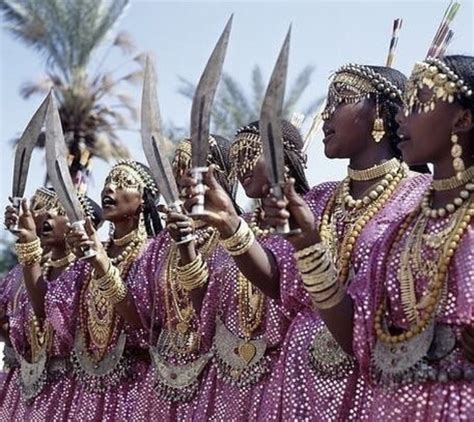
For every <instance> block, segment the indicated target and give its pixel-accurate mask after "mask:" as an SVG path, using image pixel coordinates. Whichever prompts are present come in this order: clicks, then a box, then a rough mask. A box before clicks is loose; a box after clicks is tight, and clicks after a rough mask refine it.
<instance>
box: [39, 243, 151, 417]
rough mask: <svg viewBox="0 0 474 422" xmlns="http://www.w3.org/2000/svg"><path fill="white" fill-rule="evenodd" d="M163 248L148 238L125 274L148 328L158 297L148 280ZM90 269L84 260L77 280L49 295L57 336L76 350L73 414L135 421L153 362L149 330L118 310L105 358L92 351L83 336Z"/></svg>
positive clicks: (73, 350) (49, 312)
mask: <svg viewBox="0 0 474 422" xmlns="http://www.w3.org/2000/svg"><path fill="white" fill-rule="evenodd" d="M158 250H159V248H158V247H157V244H156V243H155V242H153V241H151V242H149V243H148V244H147V245H146V246H145V247H144V248H143V250H142V252H141V253H140V255H139V256H138V258H137V259H136V260H135V261H134V262H133V263H132V265H131V267H130V270H129V271H128V274H127V276H126V284H127V287H128V291H129V292H130V293H131V295H132V297H133V299H134V301H135V304H136V308H137V310H138V312H139V314H140V316H141V317H143V318H142V319H144V321H143V325H144V326H145V327H147V326H149V323H150V321H149V318H148V320H146V315H148V314H149V310H150V309H151V305H152V300H153V297H152V295H151V293H150V290H149V288H148V280H149V279H150V275H151V276H152V275H153V274H154V272H155V262H156V256H157V254H158ZM90 273H91V268H90V266H89V264H85V268H83V270H82V272H81V276H80V277H79V278H78V280H77V282H76V283H74V284H62V285H58V286H57V287H58V288H57V289H55V290H54V291H48V296H47V304H46V307H47V309H48V315H49V318H50V320H51V321H52V323H53V324H56V325H57V335H58V336H60V337H61V340H62V341H63V342H64V343H67V344H68V345H69V347H70V348H71V350H72V353H71V362H72V367H73V374H74V378H75V379H76V382H77V384H76V388H75V391H74V395H73V397H72V400H71V404H70V407H69V411H68V417H69V418H70V419H71V420H87V421H119V420H120V421H121V420H133V414H134V413H135V412H139V411H143V409H139V406H146V403H143V402H142V401H141V393H142V390H141V383H142V382H143V380H144V379H145V376H146V374H147V371H148V369H149V365H150V358H149V354H148V348H147V331H146V330H143V329H140V330H137V329H133V328H132V327H130V326H129V325H128V324H127V323H126V322H125V321H124V320H123V319H122V318H121V317H120V316H119V315H118V314H115V313H114V315H115V321H116V325H115V326H114V331H113V332H112V334H111V337H110V339H109V341H108V346H107V348H106V351H105V355H103V356H102V359H99V360H96V359H94V357H93V353H94V352H96V350H97V349H96V348H95V346H94V345H92V344H90V342H89V341H87V340H86V341H84V339H87V334H85V333H86V332H87V331H86V330H87V329H88V328H86V327H85V326H84V325H85V324H84V323H83V321H84V320H83V319H82V316H83V315H84V314H83V312H84V311H85V308H84V298H85V297H86V296H85V295H86V294H87V295H88V294H90V291H89V290H87V293H85V291H86V290H85V288H86V283H88V282H89V280H90ZM81 292H82V293H81Z"/></svg>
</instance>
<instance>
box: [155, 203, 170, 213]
mask: <svg viewBox="0 0 474 422" xmlns="http://www.w3.org/2000/svg"><path fill="white" fill-rule="evenodd" d="M156 209H157V210H158V212H161V213H162V214H168V212H169V209H168V207H167V206H166V205H165V204H160V205H158V206H157V207H156Z"/></svg>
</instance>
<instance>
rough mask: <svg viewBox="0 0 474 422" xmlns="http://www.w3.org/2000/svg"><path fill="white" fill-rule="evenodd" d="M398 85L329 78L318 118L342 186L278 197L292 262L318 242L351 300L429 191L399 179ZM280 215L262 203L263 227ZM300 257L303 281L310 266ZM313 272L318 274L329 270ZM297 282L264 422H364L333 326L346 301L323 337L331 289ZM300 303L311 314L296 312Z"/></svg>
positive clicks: (413, 179)
mask: <svg viewBox="0 0 474 422" xmlns="http://www.w3.org/2000/svg"><path fill="white" fill-rule="evenodd" d="M405 81H406V78H405V77H404V76H403V75H402V74H401V73H400V72H398V71H396V70H395V69H391V68H388V67H379V66H365V65H355V64H350V65H346V66H343V67H341V68H340V69H339V70H337V71H336V72H335V75H334V78H333V80H332V81H331V84H330V86H329V90H328V100H327V101H328V102H327V106H326V109H325V110H324V113H323V118H324V126H323V131H324V134H325V138H324V140H323V143H324V147H325V154H326V156H327V157H328V158H331V159H333V158H339V159H341V158H342V159H349V167H348V176H347V177H346V178H345V179H344V180H343V181H342V182H340V183H323V184H322V185H319V186H316V187H314V188H313V189H312V190H311V191H310V192H309V193H308V195H306V197H305V200H306V203H307V204H306V203H305V201H303V199H302V198H300V197H299V196H298V195H296V192H295V190H294V189H293V187H292V185H291V183H290V184H288V186H287V189H286V193H287V203H288V210H289V211H290V213H291V216H292V217H293V218H294V220H295V222H296V225H297V226H298V227H300V228H301V229H302V233H301V234H300V235H298V236H292V237H290V238H289V240H290V241H291V242H292V243H293V245H294V246H295V248H296V249H297V250H298V251H301V250H303V252H297V254H296V256H297V257H298V256H301V259H300V260H298V261H302V262H304V260H305V258H306V255H305V254H306V252H305V248H306V247H308V246H310V245H312V244H313V243H315V241H316V240H317V241H318V242H322V243H321V244H322V245H324V248H327V249H328V250H329V251H330V254H331V257H332V260H333V261H334V262H335V263H336V265H337V269H336V272H337V275H338V279H339V280H340V283H341V284H342V285H344V286H345V287H346V288H347V289H348V292H349V294H350V295H354V296H358V295H361V294H363V293H364V292H365V291H366V290H367V288H368V286H367V285H366V284H365V283H362V282H359V281H358V280H360V279H362V274H364V273H365V272H366V271H367V269H368V263H369V259H368V258H369V255H370V251H371V250H372V249H373V247H374V244H375V242H376V240H377V239H378V238H380V237H381V236H382V235H383V233H384V231H385V230H386V228H387V225H388V224H389V223H390V221H391V220H392V219H394V218H397V217H399V216H401V215H404V214H406V213H408V212H409V211H410V209H411V208H412V207H413V206H414V205H415V204H416V202H417V201H418V200H419V198H420V196H421V192H422V191H423V189H424V187H425V186H426V184H427V183H428V178H427V177H425V176H414V175H412V174H408V171H407V168H406V167H405V165H404V164H402V162H401V161H400V159H399V156H400V153H399V151H398V149H397V146H398V142H399V138H398V135H397V129H398V125H397V123H396V121H395V115H396V113H397V111H398V110H399V109H400V108H401V106H402V98H401V95H402V91H403V89H404V85H405ZM285 205H286V202H285V201H275V200H274V199H273V198H267V199H266V200H265V201H264V209H265V215H266V217H267V221H268V222H269V223H270V224H272V225H274V224H280V223H281V222H282V221H283V220H284V219H286V218H288V217H289V215H290V214H288V212H285V211H282V209H283V208H284V207H285ZM320 252H321V251H319V250H318V251H316V252H315V253H316V254H319V253H320ZM308 256H309V258H308V259H307V260H306V265H305V266H304V267H303V269H302V272H303V276H305V275H306V273H307V272H308V271H309V270H311V269H313V267H314V266H315V265H316V262H317V261H314V259H313V258H314V257H312V255H308ZM308 260H309V261H308ZM319 264H320V265H322V266H323V267H327V266H328V265H329V261H327V262H326V261H324V262H319ZM303 282H304V283H301V284H299V285H298V286H297V289H296V290H295V291H293V292H288V294H287V296H288V297H289V298H290V299H291V302H290V301H288V302H287V305H286V306H287V307H290V308H291V307H295V306H298V305H299V306H300V308H301V309H302V311H301V312H300V314H299V315H298V316H297V317H296V318H295V320H294V321H293V323H292V326H291V328H290V330H289V333H288V336H287V339H286V342H285V349H284V353H283V354H282V357H281V359H280V362H279V367H280V368H281V371H276V374H280V377H279V378H276V377H274V380H273V381H274V384H273V385H274V388H275V390H276V391H278V389H279V391H278V393H277V392H274V394H276V395H278V396H279V397H281V406H278V407H275V409H274V412H275V413H274V414H273V415H274V416H275V417H278V418H282V419H284V420H287V419H288V420H292V419H300V418H307V419H309V420H346V419H360V418H363V417H364V413H363V411H364V410H363V409H364V407H365V406H366V404H367V403H368V402H370V400H371V395H370V389H369V388H368V386H367V384H366V383H365V382H364V380H363V379H362V378H361V377H360V372H359V368H358V367H357V365H356V364H355V362H354V359H353V358H352V356H351V355H352V354H353V352H352V347H351V342H350V340H348V338H350V334H348V333H347V332H346V331H344V330H343V328H341V327H340V325H339V321H340V319H341V316H344V315H348V317H347V318H349V319H350V315H351V313H352V303H351V302H350V300H347V301H346V302H345V303H344V304H342V305H339V307H338V308H337V311H334V312H332V313H330V315H329V316H327V317H328V318H332V321H333V324H334V326H335V327H337V329H335V331H334V333H333V334H331V332H330V331H329V330H328V328H327V327H326V325H325V324H324V320H325V319H324V313H326V314H327V313H329V312H330V310H326V308H327V307H328V305H330V304H331V301H334V300H335V299H337V296H332V295H331V293H334V291H333V290H331V288H332V287H331V285H330V282H328V283H326V285H324V284H322V285H318V284H317V283H316V281H315V280H313V279H306V280H305V277H303ZM303 286H304V287H305V289H302V287H303ZM328 288H329V290H327V289H328ZM308 293H309V296H311V298H312V301H313V305H312V306H305V305H307V303H308V302H307V299H308ZM315 308H316V309H317V310H319V312H318V311H315ZM321 317H323V318H321ZM348 331H350V328H349V329H348ZM333 335H334V338H333ZM335 339H336V340H338V341H340V343H341V345H342V347H340V346H339V345H338V343H337V342H336V341H335Z"/></svg>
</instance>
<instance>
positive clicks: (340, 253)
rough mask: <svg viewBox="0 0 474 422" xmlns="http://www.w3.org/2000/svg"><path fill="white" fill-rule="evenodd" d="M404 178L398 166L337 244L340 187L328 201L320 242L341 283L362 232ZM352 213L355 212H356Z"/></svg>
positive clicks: (344, 281)
mask: <svg viewBox="0 0 474 422" xmlns="http://www.w3.org/2000/svg"><path fill="white" fill-rule="evenodd" d="M405 176H406V173H405V168H404V166H399V169H398V172H397V174H396V175H395V176H393V177H392V178H391V180H390V181H389V184H388V186H387V188H386V191H385V192H384V193H383V194H382V195H380V196H379V197H378V198H377V199H376V200H374V201H373V202H371V203H370V204H368V205H367V207H366V209H364V210H360V211H362V214H361V215H360V216H359V217H357V218H356V219H355V221H354V222H353V223H352V224H350V225H348V227H347V228H346V229H345V230H344V231H345V233H344V235H343V238H342V241H341V242H339V239H338V236H337V233H336V229H335V227H336V220H337V218H338V213H336V212H335V210H334V205H335V204H336V202H342V200H341V197H340V196H341V194H342V195H345V191H344V189H343V188H342V187H340V188H339V189H337V190H336V192H334V194H333V195H332V197H331V198H330V200H329V201H328V204H327V206H326V208H325V210H324V212H323V216H322V219H321V226H320V236H321V240H322V241H323V242H324V243H325V244H326V245H327V246H328V247H329V248H330V250H331V252H332V253H333V259H334V262H336V265H337V268H338V274H339V279H340V281H341V283H346V282H347V279H348V277H349V270H350V266H351V260H352V253H353V250H354V247H355V244H356V243H357V239H358V238H359V236H360V234H361V232H362V230H363V229H364V227H365V226H366V225H367V224H368V223H369V221H371V220H372V218H373V217H374V216H375V215H376V214H377V213H378V212H379V211H380V210H381V209H382V208H383V207H384V206H385V205H386V203H387V202H388V200H389V199H390V197H391V195H392V194H393V192H394V191H395V190H396V188H397V186H398V184H399V183H400V181H401V180H402V179H403V178H404V177H405ZM354 211H356V212H357V210H354Z"/></svg>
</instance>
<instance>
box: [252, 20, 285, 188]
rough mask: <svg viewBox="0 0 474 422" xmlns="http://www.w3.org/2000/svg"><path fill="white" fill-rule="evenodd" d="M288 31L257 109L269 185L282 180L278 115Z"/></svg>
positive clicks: (281, 150)
mask: <svg viewBox="0 0 474 422" xmlns="http://www.w3.org/2000/svg"><path fill="white" fill-rule="evenodd" d="M290 34H291V26H290V29H289V30H288V33H287V35H286V38H285V41H284V43H283V46H282V47H281V50H280V54H279V55H278V59H277V61H276V64H275V67H274V68H273V72H272V76H271V78H270V82H269V83H268V86H267V90H266V92H265V97H264V100H263V105H262V110H261V112H260V122H259V126H260V137H261V140H262V149H263V155H264V157H265V166H266V170H267V176H268V178H269V181H270V183H271V184H272V185H277V184H281V183H283V182H284V179H285V159H284V150H283V140H282V131H281V118H282V112H283V99H284V97H285V85H286V75H287V72H288V56H289V52H290Z"/></svg>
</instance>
